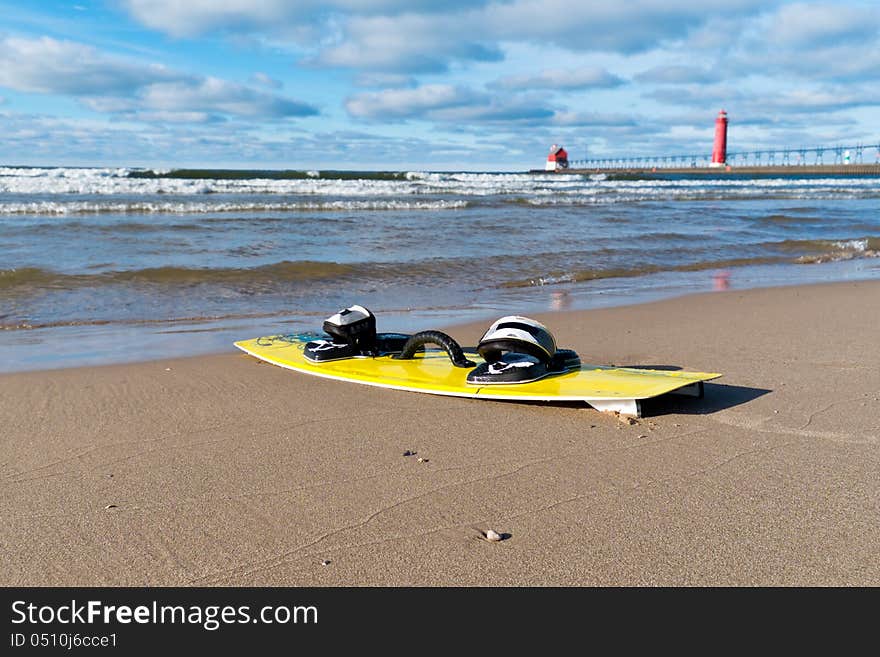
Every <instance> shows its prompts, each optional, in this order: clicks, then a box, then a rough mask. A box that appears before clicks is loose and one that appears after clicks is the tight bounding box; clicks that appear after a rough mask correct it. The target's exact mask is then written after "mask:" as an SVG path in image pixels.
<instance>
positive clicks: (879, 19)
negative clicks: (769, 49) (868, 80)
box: [765, 3, 880, 49]
mask: <svg viewBox="0 0 880 657" xmlns="http://www.w3.org/2000/svg"><path fill="white" fill-rule="evenodd" d="M878 31H880V9H878V8H877V6H876V5H875V6H873V7H871V6H868V7H853V6H845V5H841V4H840V3H835V4H828V3H822V4H820V3H796V4H791V5H786V6H784V7H780V8H779V11H778V12H777V13H776V14H775V15H774V16H773V17H772V19H771V21H770V23H769V24H768V25H767V28H766V33H765V34H766V38H767V39H768V40H769V42H771V43H779V44H785V45H790V46H803V47H805V48H807V49H809V48H815V47H817V46H826V45H838V44H840V43H841V42H847V43H849V44H850V45H854V44H856V43H862V42H864V41H866V40H868V41H876V39H877V33H878Z"/></svg>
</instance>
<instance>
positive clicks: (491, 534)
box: [485, 529, 501, 543]
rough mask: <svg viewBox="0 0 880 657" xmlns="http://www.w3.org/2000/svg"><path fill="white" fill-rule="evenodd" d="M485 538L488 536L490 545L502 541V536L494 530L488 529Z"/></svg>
mask: <svg viewBox="0 0 880 657" xmlns="http://www.w3.org/2000/svg"><path fill="white" fill-rule="evenodd" d="M485 536H486V540H487V541H489V542H490V543H497V542H498V541H500V540H501V534H499V533H498V532H496V531H495V530H494V529H487V530H486V534H485Z"/></svg>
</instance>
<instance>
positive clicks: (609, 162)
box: [531, 110, 880, 178]
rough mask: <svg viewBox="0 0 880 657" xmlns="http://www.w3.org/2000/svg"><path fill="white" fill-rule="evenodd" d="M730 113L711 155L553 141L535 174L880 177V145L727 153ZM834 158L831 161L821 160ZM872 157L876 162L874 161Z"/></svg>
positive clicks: (722, 117)
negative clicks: (616, 153)
mask: <svg viewBox="0 0 880 657" xmlns="http://www.w3.org/2000/svg"><path fill="white" fill-rule="evenodd" d="M727 127H728V118H727V112H726V111H725V110H721V111H720V112H718V117H717V118H716V119H715V141H714V143H713V144H712V155H711V157H710V156H709V153H708V150H706V151H703V152H702V153H699V154H691V155H680V154H679V155H649V156H643V157H607V158H599V159H584V160H572V161H571V164H570V165H569V162H568V158H567V154H566V152H565V149H563V148H562V147H560V146H557V145H555V144H554V145H553V147H552V148H551V150H550V155H549V156H548V157H547V163H546V166H545V168H544V169H532V171H531V172H532V173H545V172H554V173H587V174H593V173H602V174H608V175H612V176H615V177H636V178H657V177H660V178H662V177H664V176H669V175H672V176H676V177H682V176H683V177H687V178H706V177H711V178H729V177H756V176H757V177H777V176H780V175H783V176H788V175H798V176H876V177H880V143H871V142H869V143H867V144H865V143H857V144H850V145H847V146H843V145H837V146H817V147H815V148H803V147H791V146H789V147H777V148H771V149H766V150H756V151H738V152H728V151H727ZM829 155H831V156H833V163H831V162H826V161H824V160H823V158H824V157H827V156H829ZM872 160H873V162H872Z"/></svg>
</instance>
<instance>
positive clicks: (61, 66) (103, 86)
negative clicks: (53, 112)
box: [0, 37, 184, 95]
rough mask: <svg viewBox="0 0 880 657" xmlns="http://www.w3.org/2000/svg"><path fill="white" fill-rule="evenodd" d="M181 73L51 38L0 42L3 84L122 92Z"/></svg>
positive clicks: (70, 91) (0, 79)
mask: <svg viewBox="0 0 880 657" xmlns="http://www.w3.org/2000/svg"><path fill="white" fill-rule="evenodd" d="M183 77H184V76H182V75H181V74H179V73H174V72H173V71H170V70H168V69H167V68H165V67H164V66H160V65H149V64H147V65H145V64H141V63H138V62H132V61H130V60H127V59H124V58H121V57H114V56H111V55H107V54H104V53H101V52H99V51H98V50H96V49H95V48H92V47H91V46H87V45H84V44H81V43H74V42H71V41H57V40H55V39H51V38H49V37H42V38H39V39H22V38H17V37H7V38H5V39H3V40H2V41H0V86H4V87H8V88H10V89H15V90H17V91H26V92H36V93H47V94H71V95H121V94H127V93H131V92H132V91H134V90H136V89H138V88H140V87H143V86H144V85H148V84H152V83H154V82H167V81H172V80H180V79H182V78H183Z"/></svg>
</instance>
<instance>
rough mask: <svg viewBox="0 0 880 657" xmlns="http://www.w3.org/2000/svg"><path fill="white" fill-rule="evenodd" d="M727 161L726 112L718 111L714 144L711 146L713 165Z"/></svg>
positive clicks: (716, 165)
mask: <svg viewBox="0 0 880 657" xmlns="http://www.w3.org/2000/svg"><path fill="white" fill-rule="evenodd" d="M726 162H727V112H725V111H724V110H721V111H720V112H718V118H717V119H715V144H714V145H713V146H712V164H711V165H710V166H713V167H722V166H724V164H725V163H726Z"/></svg>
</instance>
